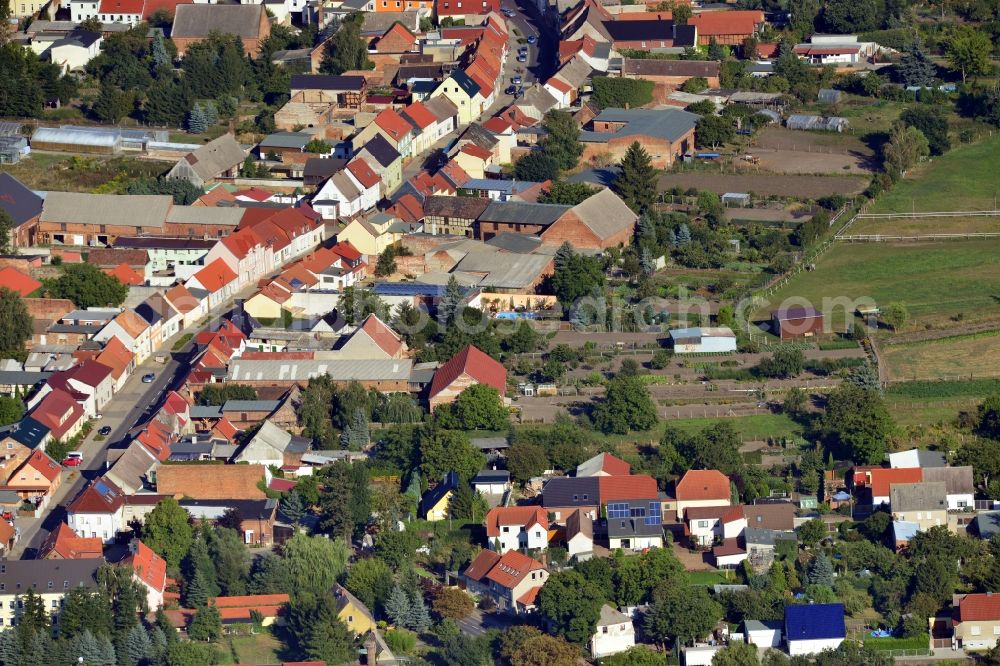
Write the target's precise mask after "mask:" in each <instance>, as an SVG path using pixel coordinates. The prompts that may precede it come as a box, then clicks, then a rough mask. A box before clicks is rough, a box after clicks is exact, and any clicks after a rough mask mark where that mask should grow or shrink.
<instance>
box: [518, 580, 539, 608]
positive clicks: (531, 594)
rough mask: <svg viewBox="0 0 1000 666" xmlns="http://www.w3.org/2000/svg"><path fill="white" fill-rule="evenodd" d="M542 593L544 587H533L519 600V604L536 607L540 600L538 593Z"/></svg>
mask: <svg viewBox="0 0 1000 666" xmlns="http://www.w3.org/2000/svg"><path fill="white" fill-rule="evenodd" d="M541 591H542V586H541V585H538V586H537V587H533V588H531V589H530V590H528V591H527V592H525V593H524V594H522V595H521V596H520V597H518V598H517V601H518V603H521V604H524V605H525V606H534V605H535V601H536V600H537V599H538V593H539V592H541Z"/></svg>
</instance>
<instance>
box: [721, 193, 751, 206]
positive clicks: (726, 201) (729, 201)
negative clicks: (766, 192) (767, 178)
mask: <svg viewBox="0 0 1000 666" xmlns="http://www.w3.org/2000/svg"><path fill="white" fill-rule="evenodd" d="M722 205H723V206H726V207H727V208H728V207H733V206H735V207H738V208H749V207H750V195H749V194H748V193H747V192H726V193H725V194H723V195H722Z"/></svg>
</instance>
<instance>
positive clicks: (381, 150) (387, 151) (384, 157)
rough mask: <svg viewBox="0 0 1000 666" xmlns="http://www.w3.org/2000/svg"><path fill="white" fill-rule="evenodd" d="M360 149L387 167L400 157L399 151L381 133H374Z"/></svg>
mask: <svg viewBox="0 0 1000 666" xmlns="http://www.w3.org/2000/svg"><path fill="white" fill-rule="evenodd" d="M361 150H364V151H365V152H367V153H368V154H369V155H371V156H372V157H373V158H374V159H375V161H376V162H378V163H379V164H381V165H382V166H383V167H388V166H389V165H390V164H392V163H393V162H395V161H396V160H398V159H399V157H400V155H399V151H397V150H396V149H395V148H393V147H392V144H390V143H389V142H388V141H386V140H385V137H384V136H382V135H381V134H376V135H375V136H373V137H372V138H371V139H369V140H368V143H366V144H365V145H363V146H362V147H361Z"/></svg>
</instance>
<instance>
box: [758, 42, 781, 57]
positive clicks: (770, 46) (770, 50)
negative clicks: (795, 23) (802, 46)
mask: <svg viewBox="0 0 1000 666" xmlns="http://www.w3.org/2000/svg"><path fill="white" fill-rule="evenodd" d="M777 53H778V43H777V42H761V43H760V44H757V57H758V58H772V57H774V55H775V54H777Z"/></svg>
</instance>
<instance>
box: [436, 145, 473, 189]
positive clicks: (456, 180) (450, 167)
mask: <svg viewBox="0 0 1000 666" xmlns="http://www.w3.org/2000/svg"><path fill="white" fill-rule="evenodd" d="M467 145H469V144H467ZM444 177H447V178H448V180H450V181H451V182H452V183H453V184H454V186H455V187H462V186H463V185H465V184H466V183H468V182H469V181H470V180H472V176H470V175H469V174H468V173H467V172H466V171H465V169H463V168H462V166H461V165H460V164H459V163H458V162H456V161H455V160H448V161H447V162H446V163H445V165H444V166H443V167H441V171H439V172H438V173H437V174H435V176H434V178H436V179H439V178H444ZM439 189H449V188H439Z"/></svg>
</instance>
